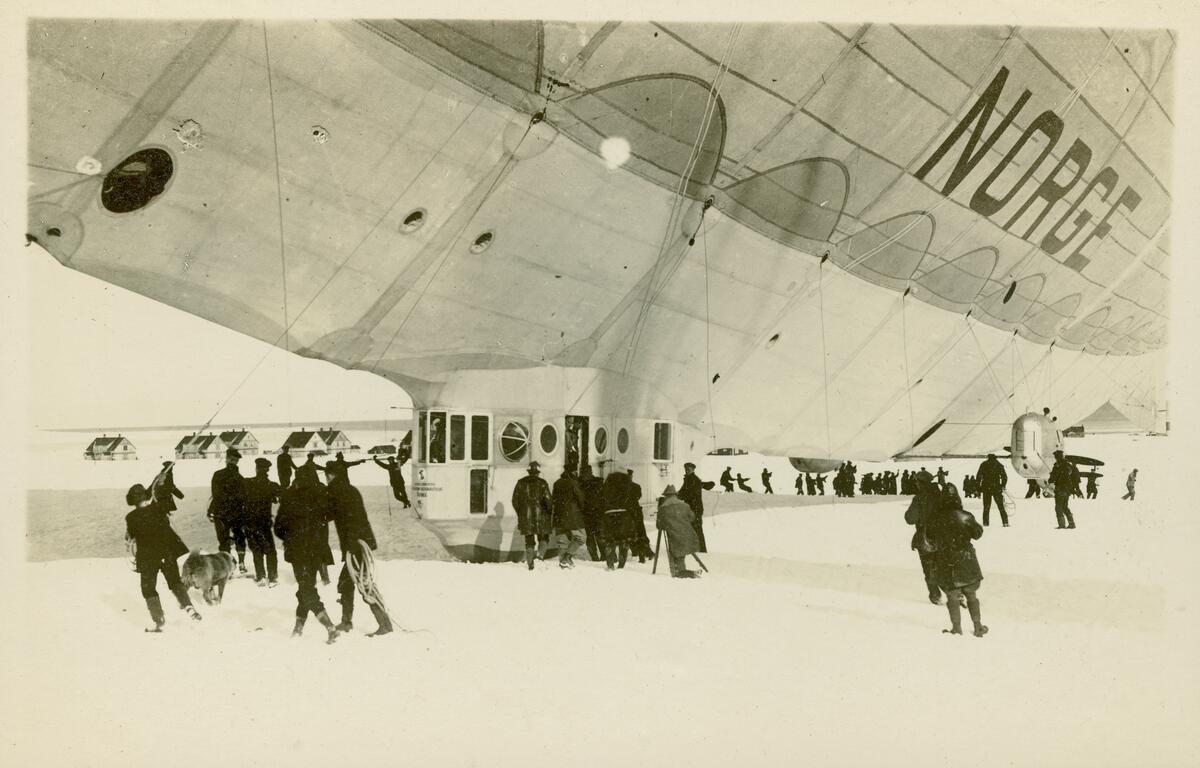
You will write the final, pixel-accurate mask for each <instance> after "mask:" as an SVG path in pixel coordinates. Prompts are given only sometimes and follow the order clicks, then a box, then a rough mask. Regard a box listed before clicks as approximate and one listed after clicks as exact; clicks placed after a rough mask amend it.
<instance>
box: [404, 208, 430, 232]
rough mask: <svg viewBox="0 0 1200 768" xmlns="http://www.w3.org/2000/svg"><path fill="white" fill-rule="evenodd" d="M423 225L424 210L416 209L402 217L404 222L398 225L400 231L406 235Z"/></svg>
mask: <svg viewBox="0 0 1200 768" xmlns="http://www.w3.org/2000/svg"><path fill="white" fill-rule="evenodd" d="M424 223H425V209H424V208H418V209H416V210H415V211H413V212H412V213H410V214H408V215H407V216H405V217H404V221H403V222H402V223H401V224H400V231H401V232H403V233H404V234H406V235H407V234H409V233H410V232H416V231H417V230H418V229H420V228H421V225H422V224H424Z"/></svg>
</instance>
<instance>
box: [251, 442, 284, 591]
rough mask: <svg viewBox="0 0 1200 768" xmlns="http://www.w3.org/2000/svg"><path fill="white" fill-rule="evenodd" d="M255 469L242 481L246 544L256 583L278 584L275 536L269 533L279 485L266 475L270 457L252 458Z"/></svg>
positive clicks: (269, 465) (269, 467)
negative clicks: (252, 563)
mask: <svg viewBox="0 0 1200 768" xmlns="http://www.w3.org/2000/svg"><path fill="white" fill-rule="evenodd" d="M254 469H255V471H256V474H255V475H254V477H251V478H249V479H247V480H246V482H245V483H244V487H245V491H246V503H245V511H246V514H245V523H244V525H245V527H246V544H248V545H249V547H250V553H251V555H253V557H254V581H255V583H256V584H258V586H260V587H262V586H272V587H274V586H277V585H278V584H279V559H278V555H277V554H276V552H275V537H274V536H272V535H271V504H272V503H273V502H276V501H278V500H279V493H280V488H279V484H278V483H275V482H273V481H272V480H271V478H270V477H268V476H267V473H268V472H270V470H271V460H270V459H255V460H254ZM264 558H265V559H266V566H267V567H266V571H265V572H264V571H263V559H264Z"/></svg>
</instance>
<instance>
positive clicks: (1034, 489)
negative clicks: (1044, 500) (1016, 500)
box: [1025, 477, 1042, 499]
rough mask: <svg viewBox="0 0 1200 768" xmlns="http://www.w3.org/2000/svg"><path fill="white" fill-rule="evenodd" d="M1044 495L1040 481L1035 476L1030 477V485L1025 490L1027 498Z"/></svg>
mask: <svg viewBox="0 0 1200 768" xmlns="http://www.w3.org/2000/svg"><path fill="white" fill-rule="evenodd" d="M1041 495H1042V486H1040V485H1038V481H1037V480H1035V479H1034V478H1032V477H1031V478H1029V487H1028V488H1027V489H1026V490H1025V498H1027V499H1036V498H1038V497H1040V496H1041Z"/></svg>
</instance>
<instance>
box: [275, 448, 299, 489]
mask: <svg viewBox="0 0 1200 768" xmlns="http://www.w3.org/2000/svg"><path fill="white" fill-rule="evenodd" d="M295 471H296V463H295V462H294V461H292V454H291V448H289V447H288V446H286V445H285V446H283V447H282V448H280V449H279V456H278V457H277V458H276V459H275V472H276V474H277V475H279V486H280V487H281V488H287V487H289V486H290V485H291V484H292V474H293V473H295Z"/></svg>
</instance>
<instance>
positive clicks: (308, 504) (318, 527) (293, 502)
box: [275, 472, 338, 643]
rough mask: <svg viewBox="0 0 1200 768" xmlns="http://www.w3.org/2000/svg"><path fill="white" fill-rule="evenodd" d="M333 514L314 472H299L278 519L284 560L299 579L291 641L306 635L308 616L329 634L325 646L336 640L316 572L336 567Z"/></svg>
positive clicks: (297, 580) (283, 499) (277, 527)
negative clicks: (331, 543)
mask: <svg viewBox="0 0 1200 768" xmlns="http://www.w3.org/2000/svg"><path fill="white" fill-rule="evenodd" d="M331 513H332V509H331V508H330V502H329V493H328V491H327V490H326V489H325V486H323V485H321V483H320V482H318V481H317V476H316V473H315V472H297V473H296V482H295V483H294V484H293V485H292V487H291V488H289V489H288V490H286V491H284V493H283V498H282V499H281V500H280V502H279V513H278V514H276V515H275V535H276V536H278V537H279V538H280V539H283V559H284V560H285V561H287V562H289V563H291V564H292V572H293V573H294V574H295V576H296V626H295V628H294V629H293V630H292V637H299V636H300V634H301V633H302V632H303V631H304V622H305V620H306V619H307V618H308V614H309V613H311V614H312V615H314V616H316V617H317V621H319V622H321V624H322V625H323V626H324V627H325V629H326V631H327V632H328V633H329V637H328V640H327V641H326V642H330V643H332V642H333V641H334V640H336V639H337V635H338V631H337V627H335V626H334V625H333V621H332V620H331V619H330V618H329V614H328V613H326V612H325V605H324V604H323V603H322V602H321V595H320V593H318V592H317V571H318V570H319V569H320V568H321V567H322V566H330V565H333V553H332V552H331V551H330V550H329V519H330V515H331Z"/></svg>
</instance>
